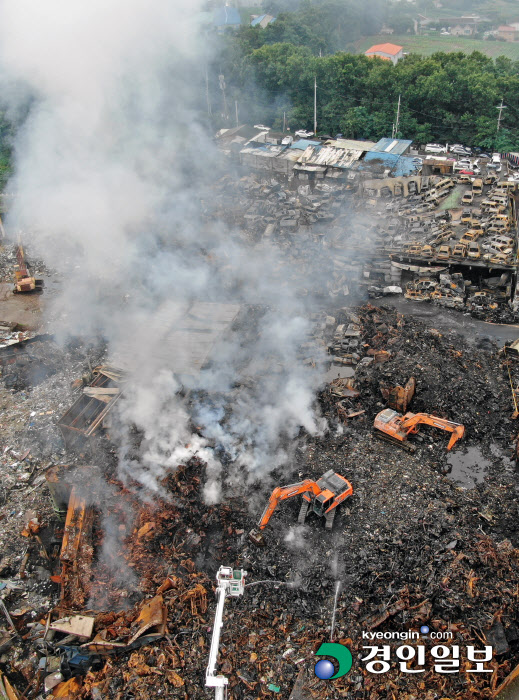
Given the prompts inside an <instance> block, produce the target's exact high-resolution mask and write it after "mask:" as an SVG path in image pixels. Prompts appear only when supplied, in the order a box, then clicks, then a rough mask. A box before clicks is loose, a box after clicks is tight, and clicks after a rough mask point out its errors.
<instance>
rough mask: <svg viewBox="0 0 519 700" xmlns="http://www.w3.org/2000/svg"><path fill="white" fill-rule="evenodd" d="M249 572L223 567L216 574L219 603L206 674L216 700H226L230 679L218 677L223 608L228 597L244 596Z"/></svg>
mask: <svg viewBox="0 0 519 700" xmlns="http://www.w3.org/2000/svg"><path fill="white" fill-rule="evenodd" d="M246 576H247V572H246V571H244V570H243V569H233V568H232V566H221V567H220V568H219V569H218V572H217V574H216V583H217V587H216V597H217V599H218V603H217V605H216V612H215V615H214V625H213V636H212V638H211V649H210V650H209V662H208V664H207V669H206V672H205V684H206V686H207V687H210V688H214V689H215V695H214V697H215V700H224V694H225V689H226V686H227V684H228V682H229V680H228V678H226V677H225V676H222V675H216V659H217V656H218V648H219V646H220V633H221V631H222V627H223V608H224V605H225V599H226V598H227V596H230V597H231V598H237V597H238V596H240V595H243V591H244V589H245V577H246Z"/></svg>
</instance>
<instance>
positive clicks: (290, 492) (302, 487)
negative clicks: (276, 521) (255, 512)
mask: <svg viewBox="0 0 519 700" xmlns="http://www.w3.org/2000/svg"><path fill="white" fill-rule="evenodd" d="M307 491H311V492H312V493H313V494H315V495H317V494H319V493H321V489H320V488H319V486H318V485H317V483H316V482H315V481H312V479H305V480H304V481H300V482H298V483H297V484H290V485H289V486H278V487H277V488H275V489H274V491H272V494H271V496H270V499H269V502H268V503H267V507H266V508H265V510H264V511H263V515H262V516H261V519H260V521H259V525H258V528H259V529H260V530H263V529H264V528H265V527H266V525H267V524H268V521H269V520H270V517H271V515H272V513H273V512H274V511H275V510H276V508H277V505H278V503H279V502H280V501H284V500H286V499H287V498H292V496H297V495H299V494H301V493H306V492H307Z"/></svg>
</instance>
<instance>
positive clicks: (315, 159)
mask: <svg viewBox="0 0 519 700" xmlns="http://www.w3.org/2000/svg"><path fill="white" fill-rule="evenodd" d="M362 153H363V151H356V150H350V149H346V148H335V147H334V146H308V148H306V150H305V152H304V153H303V155H302V156H301V162H303V161H304V162H305V163H307V164H309V165H310V164H313V165H328V166H333V167H334V168H349V167H350V166H351V164H352V163H354V162H355V161H356V160H359V158H360V157H361V155H362Z"/></svg>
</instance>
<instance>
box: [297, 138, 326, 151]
mask: <svg viewBox="0 0 519 700" xmlns="http://www.w3.org/2000/svg"><path fill="white" fill-rule="evenodd" d="M320 143H321V142H320V141H309V140H308V139H299V141H294V143H293V144H292V145H291V146H290V148H298V149H299V150H300V151H304V150H306V149H307V148H308V146H319V145H320Z"/></svg>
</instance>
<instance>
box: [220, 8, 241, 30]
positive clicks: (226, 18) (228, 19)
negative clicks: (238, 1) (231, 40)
mask: <svg viewBox="0 0 519 700" xmlns="http://www.w3.org/2000/svg"><path fill="white" fill-rule="evenodd" d="M213 24H214V26H215V27H216V28H217V29H220V30H222V29H225V28H226V27H234V28H237V27H239V26H240V25H241V17H240V13H239V12H238V10H237V9H236V8H235V7H227V6H225V7H218V8H216V10H214V12H213Z"/></svg>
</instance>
